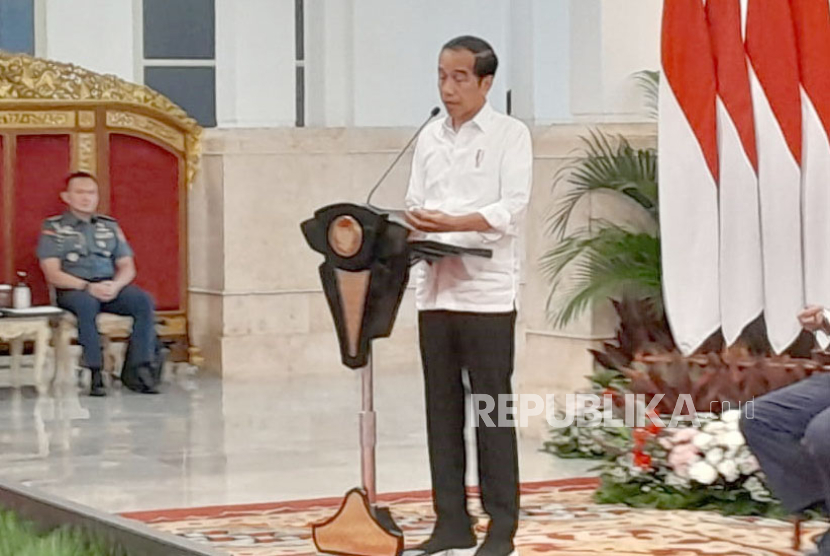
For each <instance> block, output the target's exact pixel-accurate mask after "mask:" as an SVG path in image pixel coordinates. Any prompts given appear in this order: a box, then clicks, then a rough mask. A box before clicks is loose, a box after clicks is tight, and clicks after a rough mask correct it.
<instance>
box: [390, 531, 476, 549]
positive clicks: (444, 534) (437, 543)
mask: <svg viewBox="0 0 830 556" xmlns="http://www.w3.org/2000/svg"><path fill="white" fill-rule="evenodd" d="M477 542H478V541H477V540H476V536H475V534H474V533H473V531H472V529H467V530H466V531H464V530H463V529H462V530H461V531H458V532H453V533H450V532H448V530H447V529H443V528H439V527H436V528H435V530H434V531H433V532H432V535H431V536H430V537H429V538H428V539H427V540H426V541H424V542H422V543H421V544H419V545H417V546H414V547H412V548H410V549H407V550H405V551H404V555H412V556H415V555H420V554H423V555H426V554H437V553H439V552H446V551H447V550H453V549H465V548H474V547H475V546H476V544H477Z"/></svg>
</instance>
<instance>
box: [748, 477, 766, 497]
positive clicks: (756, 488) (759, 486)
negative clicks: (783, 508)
mask: <svg viewBox="0 0 830 556" xmlns="http://www.w3.org/2000/svg"><path fill="white" fill-rule="evenodd" d="M744 488H745V489H746V490H747V491H748V492H749V495H750V496H751V497H752V499H753V500H757V501H758V502H769V501H771V500H772V495H771V494H770V492H769V491H768V490H767V488H766V487H765V486H764V484H763V483H762V482H761V480H760V479H758V477H750V478H749V479H747V480H746V481H744Z"/></svg>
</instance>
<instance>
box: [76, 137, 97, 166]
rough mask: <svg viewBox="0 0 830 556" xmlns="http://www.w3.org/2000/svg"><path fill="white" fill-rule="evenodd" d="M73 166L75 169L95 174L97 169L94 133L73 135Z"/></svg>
mask: <svg viewBox="0 0 830 556" xmlns="http://www.w3.org/2000/svg"><path fill="white" fill-rule="evenodd" d="M72 140H73V141H74V146H73V156H74V160H73V164H72V166H73V168H74V170H75V171H81V172H89V173H90V174H93V175H95V174H96V173H97V169H98V157H97V149H96V142H95V134H94V133H77V134H75V135H74V136H73V138H72Z"/></svg>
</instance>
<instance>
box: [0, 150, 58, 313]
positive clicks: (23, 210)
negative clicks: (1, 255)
mask: <svg viewBox="0 0 830 556" xmlns="http://www.w3.org/2000/svg"><path fill="white" fill-rule="evenodd" d="M69 164H70V141H69V135H18V137H17V164H16V165H15V170H14V176H15V180H14V181H15V188H14V261H15V268H14V269H13V270H14V271H19V270H23V271H25V272H28V273H29V283H30V285H31V286H32V302H33V303H35V304H38V305H41V304H48V303H49V291H48V289H47V287H46V282H45V281H44V279H43V273H42V272H41V271H40V266H39V265H38V261H37V257H35V248H36V247H37V241H38V237H39V236H40V228H41V225H42V223H43V220H44V219H45V218H48V217H49V216H54V215H56V214H60V213H61V212H63V210H64V205H63V203H62V202H61V200H60V196H59V195H60V192H61V190H62V189H63V185H64V179H65V178H66V175H67V174H68V173H69Z"/></svg>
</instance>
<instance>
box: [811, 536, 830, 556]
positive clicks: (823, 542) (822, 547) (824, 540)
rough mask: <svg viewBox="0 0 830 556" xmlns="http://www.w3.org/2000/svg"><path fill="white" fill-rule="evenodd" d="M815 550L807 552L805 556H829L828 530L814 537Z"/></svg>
mask: <svg viewBox="0 0 830 556" xmlns="http://www.w3.org/2000/svg"><path fill="white" fill-rule="evenodd" d="M816 546H817V548H818V550H817V551H814V552H807V553H806V556H830V531H827V532H825V533H824V534H823V535H822V536H820V537H819V538H817V539H816Z"/></svg>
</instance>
